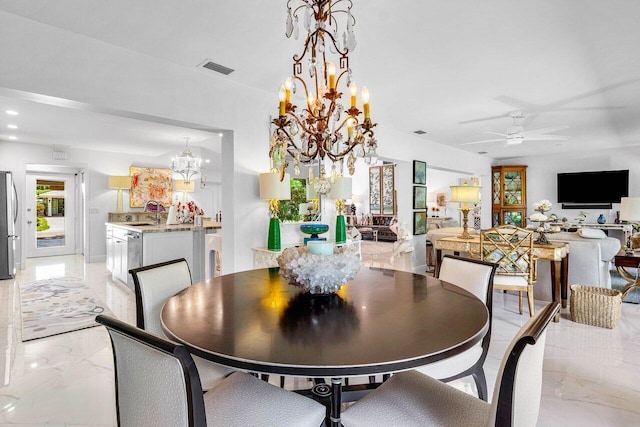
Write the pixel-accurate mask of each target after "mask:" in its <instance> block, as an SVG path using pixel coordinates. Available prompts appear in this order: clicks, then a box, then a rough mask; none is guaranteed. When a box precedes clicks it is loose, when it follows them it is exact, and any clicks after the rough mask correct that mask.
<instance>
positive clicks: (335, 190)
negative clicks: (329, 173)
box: [328, 176, 351, 200]
mask: <svg viewBox="0 0 640 427" xmlns="http://www.w3.org/2000/svg"><path fill="white" fill-rule="evenodd" d="M328 197H329V198H330V199H334V200H335V199H350V198H351V178H347V177H344V176H340V177H337V178H335V181H334V182H333V184H331V191H329V194H328Z"/></svg>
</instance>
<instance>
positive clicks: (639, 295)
mask: <svg viewBox="0 0 640 427" xmlns="http://www.w3.org/2000/svg"><path fill="white" fill-rule="evenodd" d="M627 270H628V271H629V272H630V273H635V269H634V268H628V269H627ZM610 273H611V288H613V289H617V290H619V291H621V290H622V288H624V286H625V285H626V284H627V281H626V280H624V279H623V278H622V277H620V274H619V273H618V271H617V270H616V269H612V270H611V271H610ZM622 301H623V302H630V303H633V304H640V288H638V289H634V290H632V291H631V292H629V293H628V294H627V296H626V297H625V298H624V299H623V300H622Z"/></svg>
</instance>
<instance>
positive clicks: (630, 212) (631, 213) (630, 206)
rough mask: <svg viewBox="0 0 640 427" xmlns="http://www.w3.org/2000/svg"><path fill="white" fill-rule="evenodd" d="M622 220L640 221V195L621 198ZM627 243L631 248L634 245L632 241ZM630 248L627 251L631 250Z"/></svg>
mask: <svg viewBox="0 0 640 427" xmlns="http://www.w3.org/2000/svg"><path fill="white" fill-rule="evenodd" d="M620 220H621V221H627V222H640V197H623V198H622V199H621V200H620ZM629 237H631V236H629ZM625 244H626V245H627V248H629V250H630V249H631V246H632V245H631V242H630V241H629V242H625ZM629 250H628V251H627V252H629Z"/></svg>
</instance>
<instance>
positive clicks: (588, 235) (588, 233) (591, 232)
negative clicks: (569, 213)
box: [578, 228, 607, 239]
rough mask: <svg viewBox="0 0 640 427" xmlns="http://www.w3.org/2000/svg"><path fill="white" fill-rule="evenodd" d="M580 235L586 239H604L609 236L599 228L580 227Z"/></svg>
mask: <svg viewBox="0 0 640 427" xmlns="http://www.w3.org/2000/svg"><path fill="white" fill-rule="evenodd" d="M578 235H579V236H580V237H584V238H585V239H604V238H605V237H607V235H606V234H605V233H604V231H602V230H598V229H597V228H580V229H579V230H578Z"/></svg>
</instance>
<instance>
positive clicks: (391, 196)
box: [381, 165, 396, 215]
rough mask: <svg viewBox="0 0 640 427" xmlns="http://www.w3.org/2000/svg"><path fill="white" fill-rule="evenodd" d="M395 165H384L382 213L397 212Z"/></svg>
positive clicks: (390, 213)
mask: <svg viewBox="0 0 640 427" xmlns="http://www.w3.org/2000/svg"><path fill="white" fill-rule="evenodd" d="M394 176H395V165H383V166H382V184H381V185H382V214H383V215H393V214H395V213H396V186H395V182H394Z"/></svg>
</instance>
